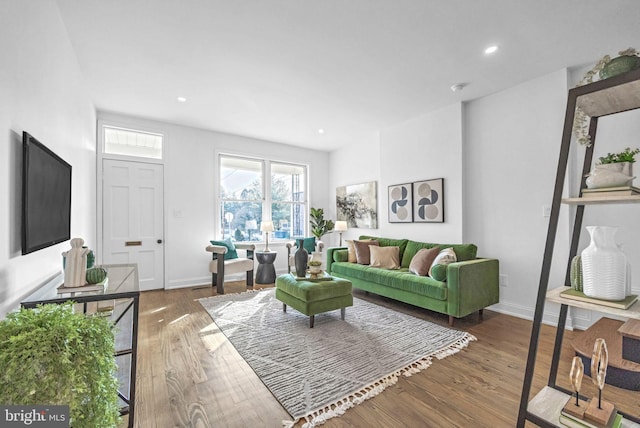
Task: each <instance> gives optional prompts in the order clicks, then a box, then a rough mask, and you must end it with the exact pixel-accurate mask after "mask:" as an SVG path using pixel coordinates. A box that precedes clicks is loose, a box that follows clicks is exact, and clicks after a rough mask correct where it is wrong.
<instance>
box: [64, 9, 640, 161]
mask: <svg viewBox="0 0 640 428" xmlns="http://www.w3.org/2000/svg"><path fill="white" fill-rule="evenodd" d="M57 3H58V5H59V9H60V12H61V16H62V19H63V21H64V24H65V26H66V28H67V31H68V34H69V38H70V40H71V43H72V45H73V47H74V49H75V52H76V54H77V58H78V62H79V66H80V69H81V71H82V73H83V75H84V77H85V79H86V82H85V83H86V85H87V87H88V90H89V93H90V95H91V97H92V99H93V101H94V103H95V105H96V107H97V108H98V109H99V110H103V111H113V112H119V113H124V114H127V115H135V116H140V117H145V118H150V119H155V120H160V121H164V122H170V123H176V124H182V125H187V126H193V127H197V128H203V129H210V130H217V131H222V132H228V133H233V134H239V135H244V136H249V137H255V138H260V139H265V140H270V141H276V142H281V143H286V144H292V145H296V146H302V147H309V148H315V149H319V150H333V149H336V148H339V147H341V146H342V145H345V144H352V143H358V142H367V141H375V136H376V135H377V133H378V132H379V131H380V130H383V129H385V128H388V127H390V126H393V125H396V124H398V123H401V122H403V121H406V120H409V119H411V118H414V117H417V116H420V115H422V114H425V113H427V112H429V111H433V110H436V109H438V108H441V107H444V106H447V105H451V104H453V103H456V102H459V101H467V100H471V99H474V98H478V97H481V96H484V95H487V94H491V93H495V92H497V91H500V90H502V89H505V88H508V87H511V86H514V85H516V84H518V83H521V82H524V81H527V80H530V79H532V78H535V77H538V76H542V75H544V74H546V73H550V72H553V71H556V70H559V69H562V68H564V67H571V66H579V65H585V64H594V63H595V62H596V61H597V60H598V59H599V58H600V57H602V56H603V55H605V54H616V53H617V52H618V51H619V50H622V49H626V48H628V47H636V48H640V46H639V45H640V43H639V42H640V25H639V22H640V1H638V0H609V1H602V0H518V1H514V0H483V1H476V0H315V1H311V0H109V1H105V0H57ZM492 44H495V45H497V46H499V50H498V51H497V52H496V53H495V54H493V55H486V54H485V53H484V49H485V48H486V47H487V46H489V45H492ZM456 83H464V84H465V85H466V86H465V87H464V89H463V90H461V91H458V92H453V91H451V90H450V87H451V86H452V85H453V84H456ZM177 97H185V98H186V99H187V101H186V102H184V103H180V102H178V101H177ZM523 102H524V100H523ZM319 129H323V130H324V133H323V134H320V133H319V132H318V130H319Z"/></svg>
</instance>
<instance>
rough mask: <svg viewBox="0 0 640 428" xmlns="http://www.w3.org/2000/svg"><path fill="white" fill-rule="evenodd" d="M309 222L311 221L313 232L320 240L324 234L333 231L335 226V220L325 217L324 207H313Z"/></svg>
mask: <svg viewBox="0 0 640 428" xmlns="http://www.w3.org/2000/svg"><path fill="white" fill-rule="evenodd" d="M309 222H310V223H311V233H312V234H313V236H315V237H316V239H318V240H319V239H320V238H322V236H323V235H326V234H327V233H329V232H331V231H332V230H333V227H334V223H333V220H327V219H325V218H324V209H322V208H311V213H310V214H309Z"/></svg>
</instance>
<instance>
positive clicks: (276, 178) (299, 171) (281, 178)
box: [271, 163, 306, 202]
mask: <svg viewBox="0 0 640 428" xmlns="http://www.w3.org/2000/svg"><path fill="white" fill-rule="evenodd" d="M305 170H306V168H305V167H304V166H300V165H288V164H281V163H272V164H271V199H272V200H273V201H289V202H294V201H295V202H302V201H304V198H305V195H304V189H305V186H306V174H305Z"/></svg>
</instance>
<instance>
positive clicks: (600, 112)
mask: <svg viewBox="0 0 640 428" xmlns="http://www.w3.org/2000/svg"><path fill="white" fill-rule="evenodd" d="M576 102H577V105H578V107H580V108H581V109H582V110H583V111H584V112H585V113H586V114H587V115H588V116H592V117H593V116H597V117H599V116H606V115H608V114H614V113H620V112H623V111H627V110H633V109H636V108H638V107H640V80H635V81H632V82H628V83H625V84H623V85H618V86H613V87H610V88H607V89H603V90H600V91H597V92H592V93H589V94H584V95H581V96H579V97H578V99H577V101H576Z"/></svg>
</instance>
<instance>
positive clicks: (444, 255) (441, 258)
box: [429, 247, 458, 276]
mask: <svg viewBox="0 0 640 428" xmlns="http://www.w3.org/2000/svg"><path fill="white" fill-rule="evenodd" d="M457 260H458V259H457V257H456V253H455V251H453V248H451V247H449V248H445V249H444V250H442V251H440V252H439V253H438V255H437V256H436V258H435V259H434V260H433V263H432V264H431V268H430V269H429V276H433V275H432V271H433V267H434V266H435V265H448V264H449V263H453V262H455V261H457Z"/></svg>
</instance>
